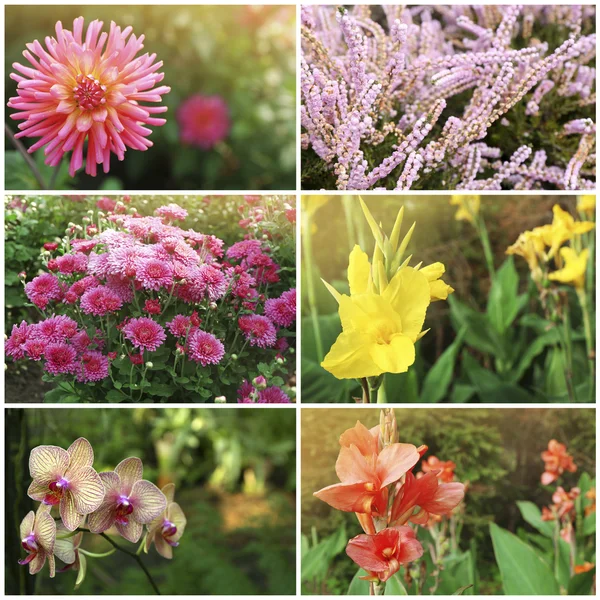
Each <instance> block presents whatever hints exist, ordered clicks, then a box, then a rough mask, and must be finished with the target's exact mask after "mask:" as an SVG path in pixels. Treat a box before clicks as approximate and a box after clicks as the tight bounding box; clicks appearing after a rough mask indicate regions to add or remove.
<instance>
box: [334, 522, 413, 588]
mask: <svg viewBox="0 0 600 600" xmlns="http://www.w3.org/2000/svg"><path fill="white" fill-rule="evenodd" d="M346 554H347V555H348V556H349V557H350V558H351V559H352V560H353V561H354V562H355V563H356V564H357V565H358V566H359V567H361V568H363V569H364V570H365V571H367V572H368V575H367V576H366V577H361V579H367V580H369V581H387V580H388V579H389V578H390V577H391V576H392V575H394V573H396V572H397V571H398V570H399V569H400V565H402V564H405V563H409V562H412V561H414V560H417V559H418V558H420V557H421V556H422V555H423V546H421V544H420V542H419V540H417V539H416V537H415V532H414V531H413V530H412V529H411V528H410V527H388V528H386V529H384V530H382V531H380V532H379V533H376V534H375V535H364V534H361V535H357V536H356V537H355V538H352V539H351V540H350V541H349V542H348V545H347V546H346Z"/></svg>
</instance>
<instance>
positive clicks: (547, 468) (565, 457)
mask: <svg viewBox="0 0 600 600" xmlns="http://www.w3.org/2000/svg"><path fill="white" fill-rule="evenodd" d="M542 460H543V461H544V463H545V464H544V472H543V473H542V483H543V484H544V485H550V484H551V483H552V482H554V481H556V480H557V479H558V478H559V477H560V476H561V475H562V474H563V473H564V472H565V471H568V472H569V473H575V471H577V465H576V464H575V463H574V462H573V457H572V456H571V455H570V454H569V453H568V452H567V447H566V446H565V444H561V443H559V442H557V441H556V440H550V441H549V442H548V449H547V450H544V452H542Z"/></svg>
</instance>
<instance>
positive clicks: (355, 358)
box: [321, 331, 382, 379]
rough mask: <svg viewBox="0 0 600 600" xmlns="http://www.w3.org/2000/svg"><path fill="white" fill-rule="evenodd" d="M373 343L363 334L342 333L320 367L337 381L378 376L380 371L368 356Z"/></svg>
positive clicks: (357, 332)
mask: <svg viewBox="0 0 600 600" xmlns="http://www.w3.org/2000/svg"><path fill="white" fill-rule="evenodd" d="M373 343H374V340H373V338H372V337H370V336H369V335H367V334H365V333H361V332H359V331H343V332H342V333H340V335H339V336H338V338H337V340H336V341H335V342H334V344H333V346H331V349H330V350H329V352H328V353H327V356H326V357H325V359H324V360H323V362H322V363H321V366H322V367H323V368H324V369H325V370H326V371H329V372H330V373H331V374H332V375H333V376H334V377H337V378H338V379H355V378H361V377H375V376H377V375H380V374H381V372H382V371H381V370H380V369H379V367H378V366H377V365H376V364H375V362H374V361H373V359H372V358H371V355H370V354H369V348H370V347H371V346H372V345H373Z"/></svg>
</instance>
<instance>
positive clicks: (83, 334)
mask: <svg viewBox="0 0 600 600" xmlns="http://www.w3.org/2000/svg"><path fill="white" fill-rule="evenodd" d="M91 343H92V340H91V339H90V336H89V335H88V334H87V331H85V329H82V330H81V331H80V332H79V333H77V334H76V335H74V336H73V339H72V340H71V344H72V345H73V348H75V350H77V352H84V351H85V350H87V348H88V346H89V345H90V344H91Z"/></svg>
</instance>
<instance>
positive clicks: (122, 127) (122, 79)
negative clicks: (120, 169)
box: [8, 17, 170, 177]
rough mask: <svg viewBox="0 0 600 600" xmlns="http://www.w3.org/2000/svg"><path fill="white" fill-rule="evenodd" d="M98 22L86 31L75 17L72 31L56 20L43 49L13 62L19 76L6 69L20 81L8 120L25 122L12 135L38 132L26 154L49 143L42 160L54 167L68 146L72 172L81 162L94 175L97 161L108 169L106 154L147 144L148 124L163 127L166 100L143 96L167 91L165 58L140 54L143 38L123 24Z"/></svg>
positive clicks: (36, 45) (30, 49)
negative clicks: (107, 27)
mask: <svg viewBox="0 0 600 600" xmlns="http://www.w3.org/2000/svg"><path fill="white" fill-rule="evenodd" d="M102 25H103V24H102V22H101V21H92V22H91V23H90V24H89V26H88V28H87V31H86V32H85V34H84V20H83V17H79V18H77V19H75V20H74V21H73V31H72V32H71V31H69V30H67V29H63V26H62V23H61V22H60V21H59V22H58V23H57V24H56V38H52V37H47V38H46V39H45V43H46V47H47V50H45V49H44V48H43V46H42V44H40V43H39V42H38V41H37V40H36V41H34V42H33V43H32V44H28V45H27V48H28V49H27V50H25V52H24V53H23V54H24V56H25V58H26V59H27V60H28V61H29V62H30V63H31V66H30V67H27V66H23V65H20V64H19V63H14V64H13V67H14V69H15V70H16V71H18V72H19V73H20V74H16V73H11V75H10V77H11V78H12V79H14V80H15V81H16V82H17V83H18V86H17V96H16V97H15V98H11V99H10V101H9V103H8V106H9V107H10V108H13V109H15V110H17V111H18V112H16V113H13V114H12V115H11V118H13V119H15V120H19V121H23V123H21V124H20V125H19V129H20V132H19V133H18V134H17V135H16V137H18V138H20V137H31V138H39V140H38V141H37V142H35V144H33V146H31V148H29V152H34V151H35V150H37V149H39V148H42V147H43V146H46V149H45V150H44V154H45V155H46V161H45V162H46V164H47V165H50V166H53V167H55V166H57V165H58V164H59V162H60V160H61V158H62V157H63V155H64V154H66V153H67V152H69V151H71V150H72V151H73V153H72V155H71V161H70V164H69V174H70V175H71V177H73V176H74V175H75V172H76V171H77V170H78V169H80V168H81V167H82V165H83V154H84V145H85V143H86V141H87V157H86V165H85V172H86V173H88V174H89V175H92V176H95V175H96V172H97V165H100V164H101V165H102V166H103V169H104V172H105V173H108V171H109V168H110V155H111V153H114V154H116V155H117V158H118V159H119V160H123V159H124V158H125V151H126V150H127V148H132V149H134V150H147V149H148V148H150V147H151V146H152V142H151V141H150V140H149V139H148V136H149V135H150V133H152V132H151V130H150V129H148V127H147V126H148V125H154V126H158V125H164V124H165V122H166V121H165V119H161V118H156V117H154V116H152V115H155V114H158V113H163V112H165V111H166V110H167V108H166V107H165V106H141V104H140V103H141V102H152V103H155V102H156V103H158V102H161V100H162V98H161V96H162V95H163V94H166V93H168V92H169V91H170V88H169V87H167V86H160V87H156V88H155V87H154V86H156V85H157V84H158V83H159V82H160V81H162V79H163V77H164V75H163V74H162V73H157V71H158V70H159V69H160V68H161V67H162V62H157V63H155V62H154V61H155V59H156V55H155V54H147V53H146V54H143V55H142V56H139V57H137V58H136V55H137V54H138V52H139V51H140V50H141V49H142V48H143V43H142V42H143V40H144V36H143V35H141V36H140V37H136V36H135V35H133V33H132V29H131V27H126V28H125V29H121V28H120V27H118V26H117V25H116V24H115V23H111V25H110V30H109V32H108V33H106V32H102Z"/></svg>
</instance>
